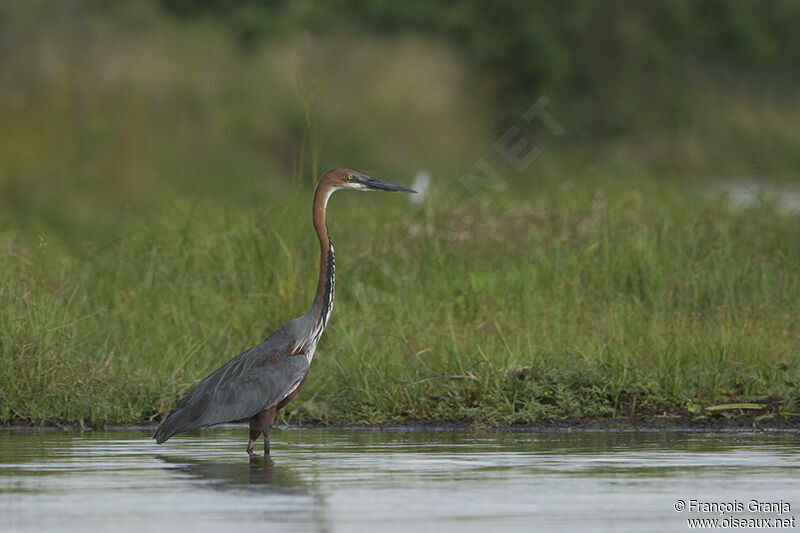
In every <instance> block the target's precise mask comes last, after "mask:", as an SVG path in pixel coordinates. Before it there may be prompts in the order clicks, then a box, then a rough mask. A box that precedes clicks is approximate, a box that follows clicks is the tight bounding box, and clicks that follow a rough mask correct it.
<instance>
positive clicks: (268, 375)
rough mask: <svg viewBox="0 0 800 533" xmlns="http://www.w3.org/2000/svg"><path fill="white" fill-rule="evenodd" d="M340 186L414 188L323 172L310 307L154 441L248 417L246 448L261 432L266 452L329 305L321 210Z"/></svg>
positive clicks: (191, 401)
mask: <svg viewBox="0 0 800 533" xmlns="http://www.w3.org/2000/svg"><path fill="white" fill-rule="evenodd" d="M339 189H355V190H359V191H396V192H411V193H413V192H416V191H415V190H413V189H409V188H407V187H402V186H400V185H394V184H392V183H386V182H383V181H380V180H377V179H375V178H371V177H369V176H365V175H364V174H360V173H358V172H355V171H353V170H349V169H346V168H336V169H333V170H329V171H328V172H326V173H325V174H324V175H323V176H322V179H320V181H319V184H318V185H317V190H316V192H315V193H314V204H313V221H314V228H315V229H316V230H317V237H319V248H320V266H319V281H318V283H317V295H316V297H315V298H314V303H313V304H312V305H311V309H309V310H308V312H307V313H306V314H304V315H303V316H301V317H300V318H295V319H294V320H292V321H289V322H287V323H286V324H284V325H282V326H281V327H280V328H278V329H277V331H275V332H274V333H273V334H272V335H270V336H269V337H267V339H266V340H265V341H264V342H262V343H261V344H259V345H258V346H256V347H254V348H251V349H249V350H247V351H245V352H242V353H240V354H239V355H237V356H236V357H234V358H233V359H231V360H230V361H228V362H227V363H225V364H224V365H222V366H221V367H219V368H217V369H216V370H214V371H213V372H212V373H211V374H209V375H208V376H206V378H204V379H203V380H202V381H201V382H200V383H198V384H197V386H195V388H194V389H193V390H192V391H191V392H190V393H189V394H187V395H186V397H185V398H183V399H182V400H181V401H179V402H178V404H177V405H176V406H175V408H174V409H172V411H170V412H169V414H168V415H167V416H166V418H164V420H163V422H161V425H160V426H159V427H158V430H156V433H155V435H153V438H154V439H156V442H157V443H158V444H161V443H162V442H164V441H166V440H167V439H169V438H170V437H171V436H173V435H175V434H176V433H181V432H183V431H190V430H192V429H197V428H202V427H207V426H212V425H214V424H221V423H223V422H236V421H243V420H249V421H250V441H249V442H248V444H247V453H248V454H250V455H254V453H253V445H254V444H255V441H256V439H258V436H259V435H262V434H263V436H264V454H265V455H269V430H270V428H271V427H272V423H273V422H274V421H275V414H276V413H277V411H278V410H279V409H281V408H282V407H283V406H285V405H286V404H287V403H289V402H290V401H291V400H292V399H293V398H294V397H295V396H296V395H297V391H298V390H300V387H302V386H303V383H305V381H306V377H308V368H309V365H311V359H312V358H313V357H314V350H316V348H317V343H318V342H319V339H320V337H321V336H322V331H323V330H324V329H325V326H326V325H327V324H328V318H330V315H331V309H333V285H334V272H333V271H334V262H333V242H332V241H331V237H330V234H329V233H328V227H327V225H326V224H325V210H326V208H327V205H328V198H330V196H331V194H332V193H333V192H334V191H337V190H339Z"/></svg>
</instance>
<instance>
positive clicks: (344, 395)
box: [0, 177, 800, 424]
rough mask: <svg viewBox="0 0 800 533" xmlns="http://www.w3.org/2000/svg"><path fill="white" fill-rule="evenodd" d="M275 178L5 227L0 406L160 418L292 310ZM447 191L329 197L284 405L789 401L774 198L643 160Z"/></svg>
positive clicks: (303, 224) (598, 411) (302, 242)
mask: <svg viewBox="0 0 800 533" xmlns="http://www.w3.org/2000/svg"><path fill="white" fill-rule="evenodd" d="M296 192H297V194H295V195H294V196H293V197H292V198H291V199H290V201H289V202H288V203H286V204H284V201H283V200H282V199H278V198H272V199H269V198H268V199H266V202H267V206H266V207H264V208H263V209H262V210H248V211H245V212H237V213H232V212H230V211H227V212H226V211H224V210H216V209H215V208H214V207H210V206H205V205H193V206H186V207H185V208H182V207H180V206H176V208H175V209H174V210H173V212H172V214H171V215H169V216H165V217H161V218H158V219H156V220H150V221H148V222H142V223H139V224H137V225H135V226H134V227H132V228H131V229H130V230H129V231H128V232H127V233H125V234H123V235H121V236H120V237H119V238H117V239H115V240H113V241H110V242H108V243H105V244H103V245H86V246H83V247H71V246H69V245H61V244H58V243H56V242H50V241H48V239H47V236H42V237H41V239H39V240H37V241H35V242H31V241H26V239H24V238H15V236H14V235H13V234H11V233H7V234H5V235H4V246H3V251H2V253H1V254H0V268H1V269H2V271H3V272H4V273H5V275H4V278H3V281H2V284H1V285H0V297H1V298H2V301H3V306H4V312H3V313H2V315H0V331H2V339H0V343H2V344H0V349H1V350H2V359H1V361H2V364H1V365H0V383H2V387H1V388H0V398H1V400H2V401H0V420H2V421H3V422H13V421H24V422H31V423H47V422H54V421H67V422H72V423H75V422H81V421H84V422H86V423H91V424H99V423H126V422H133V421H141V420H153V419H158V418H159V417H160V416H161V415H162V414H163V413H164V412H165V411H166V410H168V409H169V408H170V407H171V405H172V404H173V403H174V401H175V400H176V399H177V398H178V397H179V396H180V395H181V394H183V393H185V392H186V391H187V390H188V388H189V387H190V386H191V385H192V384H193V383H195V382H196V381H197V380H198V379H199V378H201V377H202V376H204V375H205V374H206V373H207V372H209V371H210V370H212V369H213V368H215V367H216V366H217V365H219V364H220V363H222V362H224V361H225V360H227V359H228V358H229V357H231V356H233V355H235V354H236V353H238V352H239V351H241V350H242V349H245V348H247V347H249V346H251V345H253V344H255V343H257V342H259V341H260V340H261V339H263V338H264V337H265V336H266V335H267V334H269V333H270V332H271V331H272V330H273V329H274V328H276V327H277V326H279V325H280V324H281V323H282V322H284V321H285V320H288V319H290V318H293V317H294V316H297V315H299V314H301V313H302V312H304V311H305V309H306V308H307V306H308V305H309V304H310V301H311V297H312V293H311V291H312V290H313V287H314V276H315V275H316V268H317V265H316V261H317V259H316V257H317V248H316V243H315V239H314V236H313V235H314V234H313V230H312V228H311V225H310V221H309V220H307V219H308V218H309V217H308V216H307V215H308V211H309V209H308V203H309V198H310V193H311V191H310V188H302V189H300V190H298V191H296ZM455 199H457V200H458V201H453V200H454V197H453V195H452V194H450V193H447V194H445V191H437V190H435V189H434V191H433V193H432V195H431V196H429V197H428V203H427V204H426V206H425V207H424V209H422V210H414V209H412V208H411V207H410V206H409V205H408V204H407V200H406V199H405V198H399V197H396V196H392V195H369V196H367V195H361V194H357V193H339V194H338V195H337V196H335V197H334V199H333V200H332V202H331V212H330V215H329V224H330V226H331V232H332V234H333V237H334V239H335V242H336V244H337V247H336V250H337V252H338V256H337V267H338V281H339V283H338V284H337V300H336V306H335V310H334V315H333V319H332V322H331V325H330V327H329V329H328V331H327V332H326V334H325V336H324V338H323V341H322V344H321V345H320V348H319V351H318V356H317V357H316V358H315V360H314V365H313V367H312V374H311V377H310V379H309V381H308V383H307V385H306V387H305V388H304V390H303V392H302V394H301V395H300V396H299V397H298V399H297V400H296V401H295V402H293V403H292V404H291V405H290V406H289V407H287V409H286V410H285V411H284V416H285V417H286V418H287V419H291V420H297V421H305V422H323V423H351V422H352V423H381V422H398V421H404V420H419V419H428V420H476V421H481V422H486V423H502V424H509V423H531V422H539V421H542V420H548V419H557V418H561V417H573V418H580V417H611V416H636V415H641V414H656V413H662V412H667V413H677V414H685V415H690V416H691V415H710V414H711V413H710V412H707V411H704V410H703V408H704V407H709V406H714V405H719V404H726V403H763V404H767V406H768V407H766V408H764V409H762V410H760V413H765V414H766V413H772V414H780V413H783V414H785V415H787V416H791V415H790V413H794V411H795V405H794V402H795V399H796V398H797V396H799V395H800V391H799V390H798V389H799V388H800V359H798V356H797V348H798V346H800V309H798V302H800V239H798V230H797V227H798V226H797V219H796V217H792V216H789V215H783V214H780V213H778V212H775V211H772V210H770V209H769V208H768V207H765V208H764V209H761V210H753V211H734V210H731V209H729V208H727V207H726V206H725V205H723V204H721V203H720V202H719V199H716V198H713V197H709V196H705V195H701V194H698V192H697V191H687V190H684V189H682V188H681V187H680V186H678V185H669V184H664V183H661V184H657V183H655V182H653V181H649V180H643V179H640V180H634V179H629V180H617V179H602V178H600V179H598V178H597V177H594V178H593V179H592V180H591V182H588V181H585V180H581V179H579V178H578V179H576V180H573V181H571V182H566V183H546V182H542V183H538V184H537V185H536V187H531V188H529V189H527V190H524V191H523V190H517V191H507V192H502V193H499V192H495V193H488V192H487V193H486V194H485V195H483V196H482V197H474V196H469V195H466V194H464V195H463V197H462V198H458V194H456V196H455Z"/></svg>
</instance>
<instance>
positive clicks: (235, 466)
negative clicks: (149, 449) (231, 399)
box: [157, 455, 309, 495]
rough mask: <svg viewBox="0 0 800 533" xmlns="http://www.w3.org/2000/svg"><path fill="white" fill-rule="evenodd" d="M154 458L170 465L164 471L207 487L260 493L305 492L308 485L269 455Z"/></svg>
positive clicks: (305, 493)
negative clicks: (212, 457) (195, 480)
mask: <svg viewBox="0 0 800 533" xmlns="http://www.w3.org/2000/svg"><path fill="white" fill-rule="evenodd" d="M157 459H159V460H160V461H164V462H165V463H167V465H169V466H171V467H172V468H171V469H168V470H171V471H173V472H178V473H182V474H186V475H188V476H189V477H191V478H195V479H197V480H199V481H202V482H204V483H205V484H207V486H208V487H210V488H216V489H220V490H230V489H241V488H252V489H254V490H258V491H261V492H264V493H276V494H293V495H309V490H308V484H307V483H306V482H305V481H303V478H302V477H301V476H300V475H298V474H297V472H296V471H294V470H292V469H291V468H290V467H288V466H286V465H276V464H275V462H274V461H273V460H272V459H270V458H264V457H259V456H256V457H249V458H247V457H242V458H241V459H238V460H228V461H202V460H198V459H194V458H186V457H183V456H180V455H172V456H170V455H158V456H157ZM248 459H249V460H248Z"/></svg>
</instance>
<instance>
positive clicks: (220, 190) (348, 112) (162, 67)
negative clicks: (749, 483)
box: [0, 0, 800, 423]
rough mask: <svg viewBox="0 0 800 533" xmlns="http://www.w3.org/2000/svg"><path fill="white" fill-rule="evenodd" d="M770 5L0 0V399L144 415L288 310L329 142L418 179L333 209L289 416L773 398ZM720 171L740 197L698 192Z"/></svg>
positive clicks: (38, 418) (793, 85) (784, 318)
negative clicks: (327, 319) (313, 318)
mask: <svg viewBox="0 0 800 533" xmlns="http://www.w3.org/2000/svg"><path fill="white" fill-rule="evenodd" d="M798 20H800V4H798V3H797V2H794V1H791V0H785V1H782V0H769V1H765V2H749V1H724V0H704V1H688V0H666V1H662V2H634V1H616V0H615V1H610V2H602V3H589V2H580V1H564V0H559V1H555V0H547V1H541V2H513V1H500V2H487V1H478V0H464V1H458V2H456V1H445V2H436V3H407V2H395V1H381V0H370V1H362V2H359V1H353V0H333V1H328V2H323V1H321V0H320V1H314V0H305V1H259V0H240V1H224V0H197V1H189V0H161V1H155V0H152V1H139V2H103V1H97V0H66V1H60V2H47V1H43V0H42V1H35V0H31V1H27V2H13V1H4V2H0V139H1V141H0V238H1V240H0V244H2V248H3V250H2V252H0V261H1V262H0V265H2V272H1V274H2V276H3V278H4V280H3V282H2V289H1V290H0V307H1V308H2V315H3V318H2V319H0V326H1V327H2V330H0V349H1V350H2V351H1V353H2V357H3V360H2V362H3V365H2V368H1V369H0V370H1V371H2V373H0V400H2V401H1V402H0V418H2V420H4V421H28V422H30V421H35V422H45V421H57V420H62V421H63V420H66V421H71V422H76V421H80V422H83V421H91V422H93V423H101V422H106V421H114V422H130V421H134V420H142V419H153V418H157V417H159V416H160V415H161V414H163V412H164V409H165V408H168V407H169V405H170V404H171V402H173V401H174V399H175V398H176V397H177V395H178V394H180V393H182V392H185V391H186V390H187V388H188V387H189V386H190V385H191V384H192V383H193V382H195V381H196V380H197V379H198V378H200V377H202V376H203V375H204V374H205V372H207V371H209V370H211V369H213V368H214V367H215V366H216V365H217V364H219V363H221V362H223V361H225V360H226V359H227V358H228V357H230V356H232V355H235V353H237V351H238V350H241V349H243V348H245V347H247V346H249V345H251V344H252V343H254V342H258V340H260V339H261V338H263V337H264V336H265V335H266V334H268V333H269V332H270V331H271V330H272V329H274V328H275V327H277V326H278V325H280V323H281V322H283V321H285V320H287V319H289V318H292V317H294V316H297V315H299V314H301V313H302V312H303V311H304V310H305V308H306V307H307V305H308V304H309V303H310V301H311V298H312V297H311V292H310V291H311V290H312V289H313V286H314V282H313V278H314V275H315V272H316V255H315V253H316V252H315V246H316V244H315V242H313V232H312V231H311V228H310V222H309V221H308V220H307V218H308V217H307V215H308V211H309V205H308V204H309V201H310V200H309V199H310V196H311V192H312V187H313V185H314V183H315V180H316V179H318V177H319V175H320V174H321V172H323V171H324V170H326V169H327V168H330V167H335V166H347V167H352V168H356V169H358V170H360V171H363V172H366V173H369V174H371V175H374V176H375V177H378V178H381V179H385V180H388V181H392V182H396V183H403V184H406V185H410V184H411V183H412V181H413V179H414V176H415V175H417V173H419V172H421V171H426V172H428V173H430V175H431V176H432V186H431V188H430V190H429V192H428V194H426V196H425V200H424V202H423V204H422V205H421V206H417V207H414V206H411V205H409V204H408V203H407V199H405V198H396V197H393V198H383V197H381V198H378V197H375V196H370V197H369V199H364V198H347V199H345V198H342V199H338V198H337V199H336V200H335V201H334V203H333V204H332V205H333V206H334V208H333V209H332V213H331V226H332V233H333V235H334V238H335V239H337V252H339V254H340V255H339V256H337V265H341V266H340V269H341V272H342V274H341V278H340V279H341V285H340V287H342V289H339V286H337V297H338V298H339V300H337V312H336V313H335V315H334V322H333V324H336V323H337V321H338V322H339V325H338V327H340V328H341V329H340V330H336V331H332V332H329V333H328V337H330V338H329V340H328V344H327V348H326V349H327V351H328V352H331V353H334V354H341V353H345V352H346V353H348V354H349V356H351V358H352V362H351V363H350V364H351V366H350V367H348V366H347V365H348V363H346V362H342V363H333V362H330V360H329V362H327V363H325V362H318V361H316V360H315V367H316V368H317V369H318V372H319V373H320V374H321V375H326V376H328V377H326V378H323V377H319V378H318V380H317V382H316V384H314V383H312V381H314V380H309V385H308V386H307V388H308V389H310V390H309V391H307V392H306V393H305V394H306V396H305V398H306V399H305V400H304V399H302V398H298V401H297V402H295V403H296V406H295V407H293V408H292V409H294V411H292V410H289V411H287V412H288V413H289V416H295V417H302V416H305V417H306V419H314V420H325V421H361V422H363V421H371V422H374V421H386V420H404V419H412V418H413V419H419V418H426V417H432V418H436V419H463V418H468V419H477V420H486V421H490V422H502V421H504V422H530V421H533V420H536V419H538V418H541V417H557V416H570V417H575V416H595V415H608V414H616V415H619V414H620V413H623V412H624V413H628V414H630V413H631V412H633V411H635V410H636V408H637V407H636V406H637V405H639V406H641V405H643V404H644V405H645V406H648V407H647V409H650V412H655V411H657V410H678V412H680V413H685V412H691V413H695V414H696V413H697V409H698V407H696V406H697V405H700V404H705V405H708V404H710V403H714V402H719V401H757V402H764V405H767V406H769V405H779V406H780V407H776V408H774V409H773V411H775V410H776V409H777V410H780V411H781V412H792V411H793V409H794V400H795V398H796V396H797V395H798V383H800V377H799V376H800V375H798V373H797V372H798V365H800V363H798V361H797V357H798V352H797V349H798V331H797V329H798V319H797V316H798V307H797V303H796V302H797V299H796V298H795V296H798V295H800V289H798V281H797V280H798V264H800V255H799V254H798V241H799V240H800V239H798V238H797V237H798V232H797V227H798V222H800V221H798V219H797V215H796V214H793V213H792V212H791V209H790V210H789V212H787V210H786V209H785V206H784V208H781V200H780V198H781V195H780V194H778V195H777V196H775V195H772V196H770V194H767V193H769V191H788V190H791V187H792V186H793V184H796V183H797V182H798V181H800V174H799V172H800V170H799V169H800V150H798V147H800V127H798V124H800V91H798V90H797V87H798V82H799V81H800V36H799V35H798V32H797V29H796V24H797V21H798ZM526 113H527V114H526ZM516 143H522V144H516ZM509 153H514V154H516V155H514V156H509ZM504 154H505V155H504ZM743 179H747V180H748V181H746V182H745V183H746V184H747V186H748V187H751V188H754V190H755V191H756V192H755V193H753V194H750V193H748V194H749V196H747V198H746V199H745V201H744V203H746V204H748V205H750V204H752V205H753V206H754V207H753V208H752V209H744V210H743V209H740V208H739V207H737V206H736V205H730V206H729V205H727V204H726V201H727V200H728V199H729V198H730V194H729V193H730V192H731V189H730V186H736V185H737V184H741V183H743V182H742V180H743ZM726 184H730V185H726ZM765 191H766V193H765ZM342 196H346V195H344V194H343V195H342ZM353 196H357V195H353ZM740 203H741V202H740ZM392 228H394V229H392ZM339 242H341V243H342V245H341V246H340V245H339V244H338V243H339ZM203 265H205V266H203ZM529 289H530V290H535V291H538V292H536V295H534V294H533V293H531V294H528V293H527V292H525V291H527V290H529ZM148 291H150V292H148ZM203 291H205V292H203ZM423 291H427V292H423ZM418 292H421V293H422V294H416V295H415V296H406V295H408V294H413V293H418ZM426 295H427V296H431V297H433V296H435V299H434V301H427V302H426V301H425V298H423V297H422V296H426ZM406 298H409V300H406ZM515 298H516V299H515ZM520 298H521V300H519V299H520ZM613 302H616V304H615V303H613ZM614 305H619V306H621V307H619V308H616V307H614ZM373 306H374V307H373ZM387 308H389V309H394V308H398V309H397V310H391V311H386V312H387V313H389V314H388V315H386V314H380V311H379V310H381V309H384V310H385V309H387ZM643 309H644V310H643ZM548 310H560V311H559V312H558V313H555V311H553V313H551V314H549V313H548ZM365 313H372V314H373V315H372V320H373V321H374V322H373V323H365V322H364V321H363V320H360V321H359V320H358V319H357V318H356V317H358V316H359V315H360V316H362V317H363V316H364V314H365ZM375 313H378V314H377V315H375ZM648 313H649V314H648ZM551 315H552V316H551ZM617 319H618V320H619V321H618V322H615V320H617ZM439 320H441V321H442V322H441V323H440V322H438V321H439ZM534 320H536V323H535V324H536V325H533V322H532V321H534ZM548 321H552V323H551V322H548ZM432 324H437V327H433V326H432ZM404 325H405V326H406V327H408V328H409V329H410V330H411V331H407V330H403V326H404ZM426 325H428V326H430V327H429V328H426V327H425V326H426ZM550 326H552V327H550ZM455 327H458V328H459V329H460V328H468V329H469V328H472V333H473V334H474V335H476V337H475V338H473V337H470V336H469V334H468V333H464V334H463V336H462V335H461V334H456V332H455V330H454V328H455ZM748 327H750V328H751V329H753V330H755V331H756V332H757V334H755V337H753V335H754V334H753V332H752V331H750V333H748V329H747V328H748ZM415 328H416V330H417V331H423V330H424V336H423V335H422V334H420V337H419V338H417V339H416V340H414V338H413V337H414V330H415ZM401 330H402V331H403V333H402V334H401V333H398V331H401ZM376 332H377V333H376ZM375 335H378V336H379V341H378V342H376V344H375V345H374V346H372V347H371V348H370V349H372V350H373V352H372V354H373V356H375V357H378V356H380V358H383V359H381V360H384V359H385V361H388V362H385V363H381V364H385V365H388V366H384V367H381V369H380V370H381V371H380V372H378V371H375V370H373V369H372V367H370V366H369V364H366V363H365V357H367V356H365V355H364V353H363V352H362V351H361V350H360V349H358V348H357V347H358V346H370V345H369V343H370V342H371V341H370V340H369V339H370V338H371V337H374V336H375ZM398 335H400V336H402V338H403V340H402V341H397V337H398ZM748 335H749V337H748ZM387 336H388V337H389V338H394V339H395V344H392V342H390V341H387ZM767 338H769V339H771V340H770V341H769V343H774V344H770V345H769V348H765V346H766V344H765V343H766V342H767V341H766V340H765V339H767ZM354 339H359V340H358V342H356V341H355V340H354ZM701 340H702V342H701ZM483 342H485V343H486V344H481V343H483ZM698 343H700V344H698ZM414 346H416V348H415V347H414ZM459 346H460V347H461V348H459V349H458V350H461V351H460V352H458V350H457V348H456V347H459ZM323 347H325V345H323ZM409 350H410V351H409ZM419 350H422V351H423V352H424V351H427V353H428V354H429V356H430V357H432V358H433V360H432V361H428V362H425V363H422V364H419V363H420V362H421V361H420V358H421V355H420V354H421V353H422V352H420V351H419ZM400 351H402V352H403V353H405V354H406V355H405V356H403V357H409V359H408V360H406V359H402V358H401V359H393V358H397V357H399V356H397V353H398V352H400ZM455 352H458V353H455ZM648 353H649V354H650V355H647V354H648ZM145 354H147V355H145ZM354 354H355V355H354ZM408 354H411V355H410V356H409V355H408ZM553 354H559V355H558V356H554V355H553ZM565 354H567V355H565ZM569 354H571V355H569ZM609 354H612V355H609ZM614 354H616V355H614ZM697 354H703V355H697ZM384 356H385V357H384ZM342 357H344V356H342ZM459 357H463V358H464V359H459ZM609 357H610V359H609ZM640 357H641V359H639V358H640ZM320 359H323V360H324V357H323V358H320ZM342 360H345V359H342ZM373 360H374V359H373ZM454 361H455V362H454ZM376 364H378V363H376ZM325 365H328V366H325ZM437 365H438V366H437ZM451 365H455V366H454V367H453V368H451ZM537 365H539V366H537ZM709 365H716V366H713V368H712V366H709ZM776 365H777V366H776ZM320 366H321V367H322V368H320ZM540 367H541V368H540ZM578 367H580V372H579V374H574V372H573V371H575V372H577V370H575V369H576V368H578ZM410 368H413V369H411V370H410ZM532 368H540V372H539V373H538V374H537V373H532V371H531V369H532ZM723 368H724V369H725V370H724V371H723V370H720V369H723ZM365 369H367V370H365ZM698 369H704V370H702V371H700V370H698ZM570 372H573V373H570ZM362 374H363V375H362ZM378 375H380V376H381V378H380V379H378ZM721 375H724V376H727V377H725V378H724V379H723V378H722V377H720V376H721ZM354 376H360V377H359V378H358V379H356V381H357V382H358V383H360V384H359V385H355V384H354V382H353V379H354ZM370 376H371V377H370ZM437 376H438V377H439V378H441V380H440V381H441V383H439V384H438V385H437V381H436V380H437ZM448 376H449V377H448ZM529 376H534V377H529ZM536 376H539V377H536ZM484 378H485V379H484ZM359 380H360V381H359ZM526 380H529V381H526ZM537 380H538V381H537ZM709 380H710V381H709ZM718 380H722V381H720V382H717V381H718ZM726 380H727V381H726ZM518 381H522V382H523V384H524V387H523V389H524V390H525V391H527V392H525V398H526V400H525V401H524V402H523V403H519V402H518V397H519V396H520V394H522V393H521V392H520V390H521V389H519V387H518V385H519V383H517V382H518ZM540 386H541V387H540ZM382 387H383V389H382ZM387 387H388V388H389V389H391V391H393V392H391V393H389V392H387V391H388V390H389V389H387ZM525 387H528V388H525ZM537 387H538V388H537ZM381 390H383V391H384V393H385V396H386V397H382V398H381V397H379V396H381V393H380V391H381ZM409 391H412V392H409ZM575 391H578V392H575ZM575 395H577V396H575ZM770 402H773V403H770ZM775 402H777V403H775ZM489 404H491V405H492V408H491V409H488V410H482V409H481V408H480V406H482V405H489ZM584 404H585V405H587V406H589V407H587V408H586V409H583V410H582V407H581V406H582V405H584ZM354 406H360V407H354ZM442 406H444V407H442ZM459 406H460V407H459ZM462 407H463V409H462V410H459V409H460V408H462ZM437 409H440V410H439V411H437ZM687 409H688V411H686V410H687ZM766 409H768V410H769V409H771V407H766ZM631 410H633V411H631ZM773 411H771V412H773ZM769 416H772V415H769Z"/></svg>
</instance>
